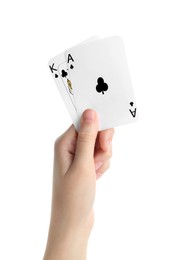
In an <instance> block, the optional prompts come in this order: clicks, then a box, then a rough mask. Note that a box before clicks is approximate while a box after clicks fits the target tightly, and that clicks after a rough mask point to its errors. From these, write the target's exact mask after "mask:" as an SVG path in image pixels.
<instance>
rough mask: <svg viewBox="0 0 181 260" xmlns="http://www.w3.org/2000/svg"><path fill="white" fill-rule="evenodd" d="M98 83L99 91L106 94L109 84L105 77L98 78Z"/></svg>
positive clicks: (97, 88)
mask: <svg viewBox="0 0 181 260" xmlns="http://www.w3.org/2000/svg"><path fill="white" fill-rule="evenodd" d="M97 83H98V85H97V86H96V90H97V92H99V93H100V92H102V94H103V95H104V91H107V90H108V85H107V84H106V83H105V82H104V79H103V78H101V77H100V78H98V79H97Z"/></svg>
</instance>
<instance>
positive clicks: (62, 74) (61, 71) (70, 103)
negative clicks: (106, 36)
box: [48, 36, 99, 128]
mask: <svg viewBox="0 0 181 260" xmlns="http://www.w3.org/2000/svg"><path fill="white" fill-rule="evenodd" d="M98 39H99V37H98V36H93V37H91V38H89V39H87V40H85V41H83V42H81V43H80V44H79V45H83V44H85V43H88V42H93V41H96V40H98ZM73 62H74V61H73V60H72V59H71V57H69V60H68V62H66V57H65V53H62V54H59V55H57V56H56V57H54V58H52V59H51V60H50V61H49V63H48V64H49V68H50V70H51V72H52V76H53V78H54V80H55V83H56V85H57V87H58V90H59V92H60V94H61V96H62V98H63V101H64V103H65V105H66V107H67V109H68V112H69V114H70V116H71V119H72V121H73V122H74V125H75V127H76V128H77V127H78V126H77V124H78V119H77V111H76V106H75V102H74V93H73V87H72V84H71V81H70V79H69V74H68V73H69V70H71V69H73V68H74V66H73Z"/></svg>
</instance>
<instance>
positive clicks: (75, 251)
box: [43, 222, 90, 260]
mask: <svg viewBox="0 0 181 260" xmlns="http://www.w3.org/2000/svg"><path fill="white" fill-rule="evenodd" d="M57 224H58V223H57ZM89 234H90V232H88V231H87V230H86V229H81V230H79V229H73V228H71V229H70V228H66V227H65V228H60V227H59V226H58V225H57V226H56V223H55V222H54V223H53V224H50V229H49V235H48V241H47V246H46V251H45V255H44V258H43V260H86V253H87V244H88V239H89Z"/></svg>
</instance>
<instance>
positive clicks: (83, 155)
mask: <svg viewBox="0 0 181 260" xmlns="http://www.w3.org/2000/svg"><path fill="white" fill-rule="evenodd" d="M97 131H98V119H97V114H96V112H95V111H94V110H91V109H88V110H86V111H84V113H83V115H82V118H81V121H80V128H79V132H78V138H77V145H76V152H75V161H76V162H78V163H81V164H84V165H86V164H87V166H88V165H89V163H90V162H91V163H92V162H93V156H94V146H95V141H96V137H97Z"/></svg>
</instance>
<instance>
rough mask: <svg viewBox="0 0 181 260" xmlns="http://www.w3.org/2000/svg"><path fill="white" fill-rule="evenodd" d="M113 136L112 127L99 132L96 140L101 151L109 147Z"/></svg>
mask: <svg viewBox="0 0 181 260" xmlns="http://www.w3.org/2000/svg"><path fill="white" fill-rule="evenodd" d="M113 136H114V128H110V129H107V130H103V131H101V132H99V136H98V142H99V146H100V148H101V149H102V150H103V151H107V150H109V148H110V147H111V143H112V139H113Z"/></svg>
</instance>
